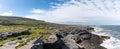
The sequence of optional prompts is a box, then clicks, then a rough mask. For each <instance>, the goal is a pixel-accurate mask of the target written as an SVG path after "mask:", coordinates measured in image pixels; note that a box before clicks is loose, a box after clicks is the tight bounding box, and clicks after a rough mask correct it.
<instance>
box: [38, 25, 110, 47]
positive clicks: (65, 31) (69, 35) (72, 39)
mask: <svg viewBox="0 0 120 49" xmlns="http://www.w3.org/2000/svg"><path fill="white" fill-rule="evenodd" d="M91 30H94V28H87V29H81V28H79V27H68V28H60V29H59V30H58V32H56V33H55V34H52V35H51V36H49V37H48V39H46V41H45V42H44V44H43V45H42V46H43V48H42V49H106V48H105V47H102V46H101V45H100V44H101V43H102V42H103V40H104V39H109V37H107V36H98V35H95V34H92V33H90V32H91ZM37 48H39V47H37ZM39 49H41V48H39Z"/></svg>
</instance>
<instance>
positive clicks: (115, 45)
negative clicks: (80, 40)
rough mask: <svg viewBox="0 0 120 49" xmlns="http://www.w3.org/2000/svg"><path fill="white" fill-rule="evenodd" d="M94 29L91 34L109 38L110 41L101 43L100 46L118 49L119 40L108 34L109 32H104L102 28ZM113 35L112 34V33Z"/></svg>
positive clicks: (119, 47) (119, 46)
mask: <svg viewBox="0 0 120 49" xmlns="http://www.w3.org/2000/svg"><path fill="white" fill-rule="evenodd" d="M94 28H95V32H93V34H97V35H104V36H110V37H111V38H110V39H107V40H105V41H103V43H102V44H101V46H103V47H106V48H107V49H120V39H118V38H115V37H113V36H114V35H113V34H111V33H109V32H110V30H104V29H103V28H97V27H94ZM113 33H114V32H113Z"/></svg>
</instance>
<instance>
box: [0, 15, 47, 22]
mask: <svg viewBox="0 0 120 49" xmlns="http://www.w3.org/2000/svg"><path fill="white" fill-rule="evenodd" d="M39 23H45V21H42V20H35V19H30V18H23V17H13V16H0V24H39Z"/></svg>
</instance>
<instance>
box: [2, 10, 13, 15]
mask: <svg viewBox="0 0 120 49" xmlns="http://www.w3.org/2000/svg"><path fill="white" fill-rule="evenodd" d="M0 15H2V16H12V15H13V12H12V11H8V12H3V13H1V14H0Z"/></svg>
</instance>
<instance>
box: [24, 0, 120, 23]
mask: <svg viewBox="0 0 120 49" xmlns="http://www.w3.org/2000/svg"><path fill="white" fill-rule="evenodd" d="M119 5H120V0H115V1H114V2H112V0H105V1H102V0H79V1H78V0H71V1H69V2H66V3H64V4H60V5H58V6H54V10H51V11H47V12H44V13H43V12H40V13H43V14H31V15H27V16H26V17H29V18H35V19H39V20H45V21H49V22H82V23H84V24H87V23H88V24H120V23H119V22H120V7H119ZM39 10H40V9H39Z"/></svg>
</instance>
